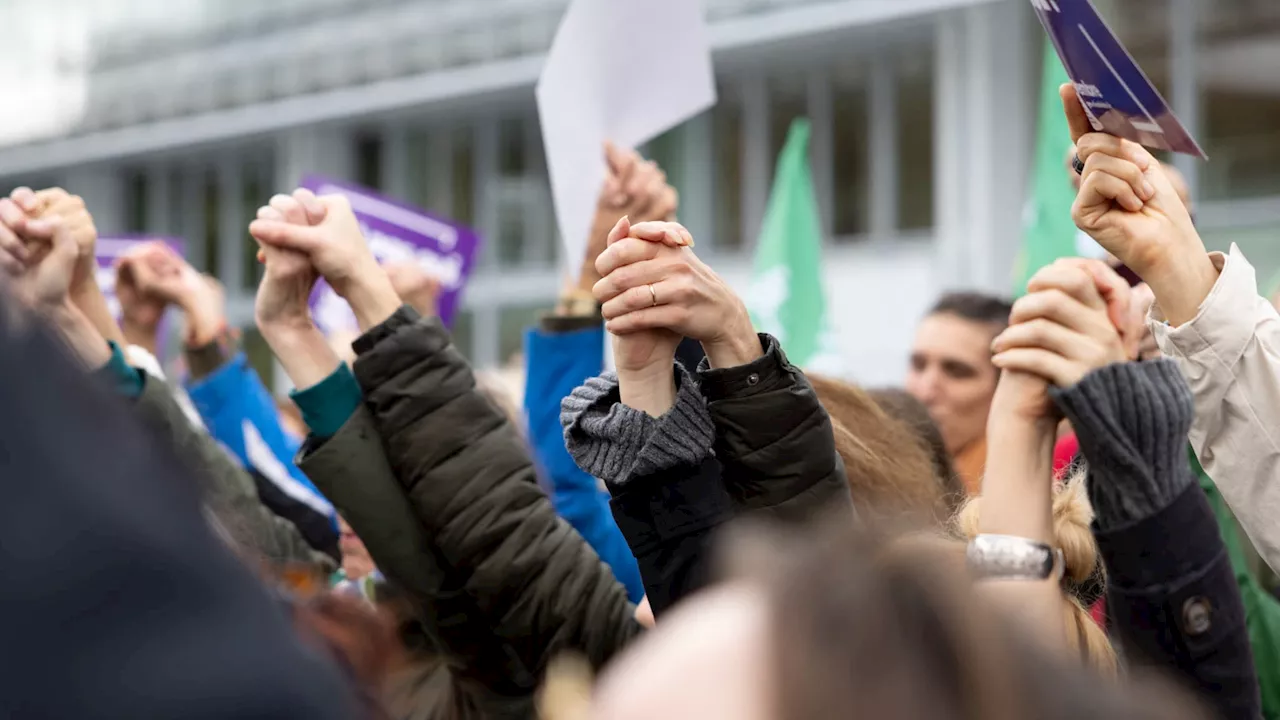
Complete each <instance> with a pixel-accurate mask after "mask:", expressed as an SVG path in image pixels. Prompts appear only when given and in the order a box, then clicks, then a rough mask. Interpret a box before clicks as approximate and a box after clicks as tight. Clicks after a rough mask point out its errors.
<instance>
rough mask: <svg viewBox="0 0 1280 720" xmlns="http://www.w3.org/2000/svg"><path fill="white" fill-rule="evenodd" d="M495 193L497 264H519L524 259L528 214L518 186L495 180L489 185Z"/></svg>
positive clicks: (505, 265)
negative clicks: (496, 209) (496, 204)
mask: <svg viewBox="0 0 1280 720" xmlns="http://www.w3.org/2000/svg"><path fill="white" fill-rule="evenodd" d="M491 187H492V188H493V191H494V192H495V193H496V194H497V201H498V228H497V237H496V238H494V239H495V241H496V245H497V246H496V247H495V248H494V249H495V250H497V256H498V265H499V266H504V267H510V266H519V265H521V264H523V260H524V243H525V233H526V231H528V230H529V226H528V220H529V214H528V213H527V212H525V203H524V202H522V198H521V197H520V192H519V190H520V189H519V188H518V187H517V186H516V184H515V183H512V182H510V181H507V180H495V181H494V182H493V185H492V186H491Z"/></svg>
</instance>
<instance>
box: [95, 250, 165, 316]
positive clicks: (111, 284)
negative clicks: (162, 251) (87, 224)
mask: <svg viewBox="0 0 1280 720" xmlns="http://www.w3.org/2000/svg"><path fill="white" fill-rule="evenodd" d="M153 242H162V243H165V244H166V245H168V246H169V247H170V248H172V249H173V251H174V252H176V253H178V255H179V256H184V252H183V246H184V243H183V241H182V240H181V239H179V238H175V237H168V236H164V235H109V236H106V237H100V238H98V243H97V245H96V246H95V248H94V251H95V255H96V257H95V258H94V259H95V260H97V262H98V267H97V272H96V273H95V277H96V278H97V280H98V287H100V288H102V294H103V295H105V296H106V298H107V307H108V308H109V309H110V310H111V315H112V317H114V318H115V319H116V322H120V300H119V298H117V297H116V263H117V262H119V260H120V258H122V257H124V256H125V255H126V254H128V252H129V251H130V250H133V249H134V248H136V247H138V246H140V245H146V244H147V243H153ZM162 335H163V332H162Z"/></svg>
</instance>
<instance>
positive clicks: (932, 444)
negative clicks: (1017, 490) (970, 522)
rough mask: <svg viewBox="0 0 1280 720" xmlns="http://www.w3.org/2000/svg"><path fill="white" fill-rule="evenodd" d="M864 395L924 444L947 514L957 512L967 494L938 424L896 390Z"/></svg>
mask: <svg viewBox="0 0 1280 720" xmlns="http://www.w3.org/2000/svg"><path fill="white" fill-rule="evenodd" d="M867 395H869V396H870V397H871V399H872V400H874V401H875V403H876V404H877V405H879V406H880V409H881V410H883V411H884V413H885V414H886V415H888V416H889V417H891V418H894V419H896V420H899V421H901V422H903V423H905V424H906V425H907V426H908V427H910V428H911V429H912V431H914V432H915V434H916V436H917V437H919V438H920V440H921V441H922V442H923V443H924V446H925V449H927V450H928V451H929V457H930V459H931V460H932V461H933V472H934V475H935V476H936V477H937V481H938V484H939V485H940V486H941V487H942V493H943V497H944V499H945V500H946V503H947V511H948V513H950V514H954V513H955V511H956V510H959V509H960V505H961V504H962V503H963V502H964V499H965V497H966V496H967V495H968V493H966V492H965V488H964V483H963V482H961V481H960V476H959V475H957V474H956V468H955V465H953V464H952V463H951V453H949V452H947V444H946V443H945V442H943V440H942V432H941V431H940V430H938V425H937V423H935V422H934V421H933V418H931V417H929V408H927V407H925V406H924V403H922V402H920V401H919V400H917V399H915V398H914V397H912V396H911V394H910V393H908V392H907V391H906V390H902V389H900V388H880V389H877V390H868V391H867Z"/></svg>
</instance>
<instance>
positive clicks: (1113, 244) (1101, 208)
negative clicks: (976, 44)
mask: <svg viewBox="0 0 1280 720" xmlns="http://www.w3.org/2000/svg"><path fill="white" fill-rule="evenodd" d="M1061 93H1062V101H1063V107H1064V109H1065V110H1066V113H1067V119H1068V122H1069V124H1070V126H1071V137H1072V141H1073V142H1075V144H1076V153H1077V154H1078V155H1079V156H1080V159H1081V161H1083V162H1084V172H1083V173H1082V181H1081V185H1080V194H1079V195H1078V196H1077V197H1076V202H1075V205H1074V206H1073V207H1072V217H1073V218H1074V219H1075V222H1076V225H1077V226H1078V227H1079V228H1080V229H1081V230H1084V231H1085V232H1086V233H1088V234H1089V235H1090V236H1091V237H1093V239H1095V240H1097V241H1098V244H1099V245H1101V246H1102V247H1104V248H1106V250H1107V251H1108V252H1110V253H1111V254H1113V255H1115V256H1116V257H1117V258H1119V259H1120V261H1121V262H1123V263H1125V264H1126V265H1128V266H1129V267H1130V268H1132V269H1133V270H1134V272H1136V273H1137V274H1138V275H1139V276H1140V277H1142V279H1143V280H1145V281H1147V283H1149V284H1150V285H1151V289H1152V291H1153V292H1154V293H1155V295H1156V298H1157V300H1159V301H1160V304H1161V307H1162V308H1163V309H1164V311H1165V313H1166V314H1167V315H1168V317H1169V320H1170V322H1172V323H1173V324H1175V325H1178V324H1181V323H1184V322H1186V321H1188V320H1191V319H1192V318H1194V317H1195V315H1196V313H1197V311H1198V308H1199V306H1200V303H1201V302H1202V301H1203V300H1204V299H1205V298H1206V297H1208V295H1209V292H1210V291H1211V290H1212V289H1213V285H1214V283H1215V282H1216V281H1217V277H1218V273H1217V271H1216V270H1215V269H1214V267H1213V264H1212V263H1211V262H1210V260H1209V258H1208V255H1207V253H1206V251H1205V247H1204V242H1203V241H1202V240H1201V239H1200V235H1199V234H1198V233H1197V232H1196V229H1195V226H1194V224H1193V223H1192V222H1191V214H1190V212H1189V211H1188V210H1187V207H1186V205H1185V204H1184V203H1183V202H1182V200H1181V198H1180V197H1179V195H1178V190H1177V188H1176V187H1175V185H1174V183H1173V182H1172V181H1171V179H1170V178H1169V176H1168V174H1167V173H1166V172H1165V170H1164V168H1163V166H1161V164H1160V163H1159V162H1158V161H1156V159H1155V158H1153V157H1152V156H1151V154H1150V153H1149V152H1147V150H1146V149H1145V148H1143V147H1142V146H1141V145H1138V144H1137V143H1134V142H1131V141H1128V140H1123V139H1121V138H1117V137H1115V136H1112V135H1107V134H1106V133H1098V132H1092V128H1091V127H1090V125H1089V120H1088V118H1087V116H1086V115H1085V113H1084V109H1083V108H1082V107H1081V106H1080V103H1079V100H1078V99H1077V96H1076V91H1075V88H1074V87H1073V86H1071V85H1063V86H1062V90H1061Z"/></svg>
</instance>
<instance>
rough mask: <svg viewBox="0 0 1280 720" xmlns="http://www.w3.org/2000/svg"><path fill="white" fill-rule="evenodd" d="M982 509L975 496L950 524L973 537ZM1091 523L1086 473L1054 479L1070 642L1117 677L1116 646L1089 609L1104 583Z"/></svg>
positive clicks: (1056, 527)
mask: <svg viewBox="0 0 1280 720" xmlns="http://www.w3.org/2000/svg"><path fill="white" fill-rule="evenodd" d="M981 508H982V498H981V497H974V498H972V499H970V500H969V501H968V502H967V503H965V505H964V506H963V507H961V508H960V511H959V512H958V513H956V516H955V519H954V521H953V523H952V524H953V528H954V530H955V531H956V532H957V533H958V534H959V535H960V536H961V537H963V538H965V539H972V538H973V537H975V536H976V535H978V519H979V517H980V513H981ZM1092 524H1093V504H1092V503H1090V502H1089V495H1088V492H1087V491H1086V487H1085V481H1084V472H1083V471H1080V472H1077V473H1075V474H1074V475H1072V476H1071V477H1070V478H1068V479H1067V481H1066V482H1062V483H1054V494H1053V544H1054V546H1055V547H1058V548H1061V549H1062V557H1063V560H1064V564H1065V566H1066V567H1065V573H1064V575H1063V578H1062V582H1063V592H1064V598H1063V599H1064V601H1065V602H1064V603H1063V607H1064V608H1065V610H1064V613H1065V614H1064V617H1063V623H1064V625H1065V627H1066V631H1067V632H1066V635H1067V643H1068V645H1069V646H1070V647H1071V649H1072V650H1074V651H1076V652H1079V653H1080V656H1081V658H1083V659H1084V661H1085V663H1086V664H1088V665H1091V666H1093V667H1094V668H1095V669H1096V670H1098V671H1099V672H1101V673H1103V674H1104V675H1107V676H1108V677H1115V676H1116V674H1117V673H1118V672H1119V662H1118V660H1117V658H1116V651H1115V648H1114V647H1113V646H1112V645H1111V641H1110V640H1109V639H1108V638H1107V634H1106V632H1105V631H1103V629H1102V628H1101V627H1099V626H1098V624H1097V623H1096V622H1094V621H1093V617H1092V616H1091V615H1090V614H1089V608H1087V607H1085V604H1086V603H1087V604H1090V605H1092V603H1093V601H1094V600H1096V599H1097V597H1096V596H1097V595H1099V594H1100V592H1101V589H1102V588H1103V587H1105V585H1106V577H1105V572H1104V570H1103V566H1102V563H1101V562H1099V555H1098V541H1097V539H1096V538H1094V536H1093V529H1092Z"/></svg>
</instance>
